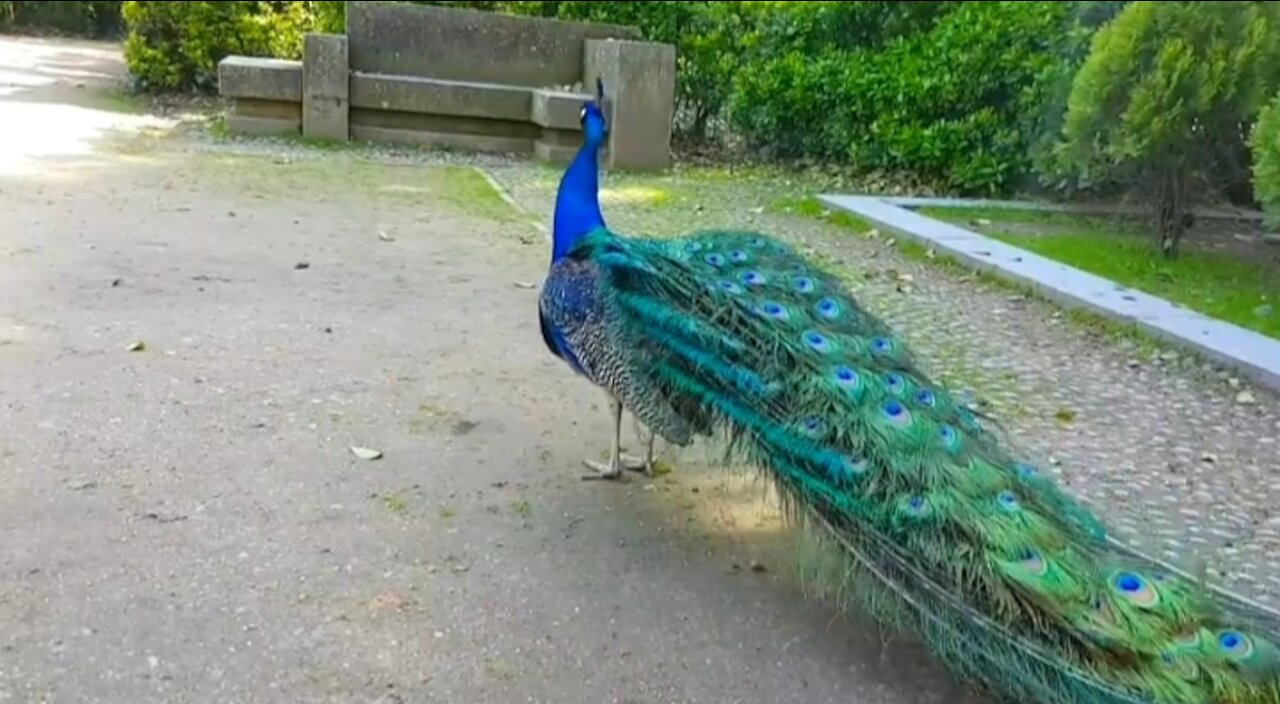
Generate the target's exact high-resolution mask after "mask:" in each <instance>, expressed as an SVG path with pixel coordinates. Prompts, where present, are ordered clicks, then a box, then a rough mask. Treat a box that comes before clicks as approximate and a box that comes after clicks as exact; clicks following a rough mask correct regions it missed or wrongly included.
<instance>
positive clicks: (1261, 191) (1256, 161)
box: [1249, 93, 1280, 228]
mask: <svg viewBox="0 0 1280 704" xmlns="http://www.w3.org/2000/svg"><path fill="white" fill-rule="evenodd" d="M1249 146H1250V148H1251V150H1252V154H1253V189H1254V193H1256V194H1257V198H1258V202H1259V203H1261V204H1262V207H1263V209H1264V210H1265V211H1266V213H1267V215H1268V220H1269V221H1270V224H1271V225H1272V226H1273V227H1276V228H1280V93H1277V94H1276V95H1275V97H1274V98H1272V99H1271V102H1269V103H1267V105H1266V107H1264V108H1263V110H1262V112H1261V114H1260V115H1259V116H1258V121H1257V123H1256V124H1255V125H1254V127H1253V130H1252V133H1251V134H1250V137H1249Z"/></svg>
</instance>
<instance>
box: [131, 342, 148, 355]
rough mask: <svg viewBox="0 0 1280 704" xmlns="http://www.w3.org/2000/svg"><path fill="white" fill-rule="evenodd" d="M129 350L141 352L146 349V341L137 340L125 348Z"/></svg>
mask: <svg viewBox="0 0 1280 704" xmlns="http://www.w3.org/2000/svg"><path fill="white" fill-rule="evenodd" d="M127 349H128V351H130V352H143V351H145V350H146V349H147V343H145V342H143V341H141V340H139V341H137V342H135V343H133V344H132V345H129V347H128V348H127Z"/></svg>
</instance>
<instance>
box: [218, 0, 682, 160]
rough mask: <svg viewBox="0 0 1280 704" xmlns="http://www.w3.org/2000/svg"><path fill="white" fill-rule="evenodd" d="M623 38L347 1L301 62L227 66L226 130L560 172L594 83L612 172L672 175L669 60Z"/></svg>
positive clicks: (575, 143)
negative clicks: (467, 156)
mask: <svg viewBox="0 0 1280 704" xmlns="http://www.w3.org/2000/svg"><path fill="white" fill-rule="evenodd" d="M637 36H638V32H637V31H636V30H635V29H633V28H630V27H619V26H613V25H602V24H593V23H585V22H564V21H560V20H550V19H541V18H529V17H515V16H509V15H502V14H497V13H489V12H481V11H475V10H461V9H455V8H443V7H431V6H422V5H402V4H391V3H380V2H350V3H349V4H348V10H347V31H346V34H309V35H307V36H306V37H305V40H304V44H303V56H302V60H301V61H283V60H279V59H264V58H258V57H249V56H229V57H227V58H226V59H224V60H223V61H222V62H221V63H220V64H219V67H218V81H219V91H220V93H221V94H222V96H223V97H224V98H227V99H228V100H229V101H230V104H231V111H230V114H229V116H228V122H227V126H228V128H229V129H231V130H232V131H237V132H246V133H254V134H281V133H287V134H302V135H306V136H309V137H317V138H325V139H332V140H339V141H346V140H350V139H356V140H361V141H374V142H378V141H391V142H409V143H417V144H424V145H428V146H438V147H450V148H457V149H465V150H476V151H484V152H498V153H515V154H523V155H529V156H532V157H535V158H538V159H541V160H544V161H552V162H563V161H565V160H567V159H568V158H570V157H572V155H573V153H574V152H575V151H576V150H577V148H578V147H579V146H580V145H581V143H582V128H581V125H579V123H578V110H579V108H580V107H581V105H582V102H583V101H584V100H587V99H589V98H590V97H591V93H592V91H591V90H590V89H589V88H588V89H585V90H584V88H583V87H584V86H588V87H593V86H594V85H595V81H596V78H597V77H600V78H603V79H604V83H605V93H606V101H605V111H606V114H608V115H609V116H610V118H611V120H610V125H611V128H612V131H611V134H610V139H609V143H608V145H607V146H606V149H605V154H604V159H603V161H604V163H605V165H606V166H610V167H620V168H628V169H639V170H644V169H661V168H665V167H666V166H667V165H668V163H669V161H668V160H669V155H670V143H671V118H672V113H673V111H674V105H675V48H674V47H673V46H671V45H669V44H657V43H652V42H644V41H639V40H637V39H636V37H637Z"/></svg>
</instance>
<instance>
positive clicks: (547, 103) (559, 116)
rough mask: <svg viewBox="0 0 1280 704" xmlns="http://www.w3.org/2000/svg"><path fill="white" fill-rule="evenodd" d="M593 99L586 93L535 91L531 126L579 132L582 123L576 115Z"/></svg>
mask: <svg viewBox="0 0 1280 704" xmlns="http://www.w3.org/2000/svg"><path fill="white" fill-rule="evenodd" d="M593 97H594V96H592V95H590V94H588V93H573V92H569V91H563V90H545V89H542V90H535V91H534V92H533V111H532V114H531V115H530V118H529V119H530V120H532V121H533V124H535V125H539V126H541V127H547V128H549V129H555V130H574V131H580V130H581V129H582V123H581V122H580V121H579V120H578V115H579V113H580V112H581V110H582V104H583V103H585V102H586V101H588V100H591V99H592V98H593ZM606 117H607V115H606Z"/></svg>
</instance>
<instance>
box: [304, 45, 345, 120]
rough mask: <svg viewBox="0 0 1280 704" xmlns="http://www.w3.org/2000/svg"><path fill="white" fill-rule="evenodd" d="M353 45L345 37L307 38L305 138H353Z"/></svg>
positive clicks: (305, 53)
mask: <svg viewBox="0 0 1280 704" xmlns="http://www.w3.org/2000/svg"><path fill="white" fill-rule="evenodd" d="M349 57H350V44H349V43H348V41H347V36H346V35H345V34H307V35H306V36H305V37H304V38H303V44H302V134H303V135H304V136H307V137H315V138H319V139H332V140H337V141H341V142H345V141H347V140H348V139H350V137H351V125H350V117H349V116H350V112H351V79H350V64H349Z"/></svg>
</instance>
